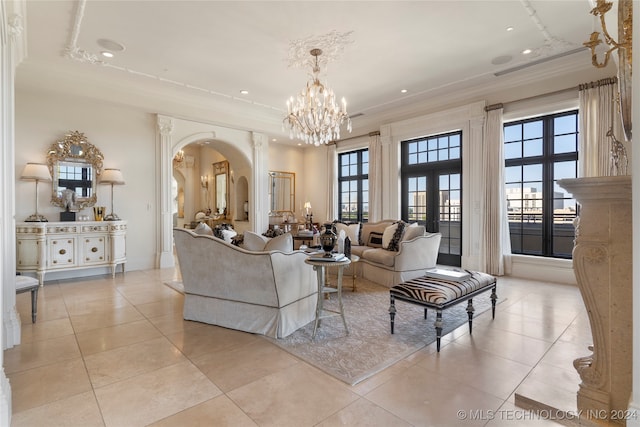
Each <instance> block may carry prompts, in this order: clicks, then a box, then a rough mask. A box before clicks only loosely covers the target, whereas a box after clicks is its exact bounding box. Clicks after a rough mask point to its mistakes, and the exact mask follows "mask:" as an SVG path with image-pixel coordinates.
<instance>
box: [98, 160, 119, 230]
mask: <svg viewBox="0 0 640 427" xmlns="http://www.w3.org/2000/svg"><path fill="white" fill-rule="evenodd" d="M100 184H111V213H110V214H109V215H107V216H105V217H104V220H105V221H119V220H120V217H118V215H116V214H115V212H114V211H113V186H114V185H124V177H123V176H122V172H120V169H113V168H105V170H104V171H103V172H102V176H101V177H100Z"/></svg>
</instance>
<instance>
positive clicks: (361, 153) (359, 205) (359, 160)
mask: <svg viewBox="0 0 640 427" xmlns="http://www.w3.org/2000/svg"><path fill="white" fill-rule="evenodd" d="M338 186H339V190H338V191H339V195H338V203H339V206H340V210H339V212H338V219H339V220H340V221H345V222H349V221H350V222H366V221H367V220H368V219H369V150H367V149H364V150H358V151H351V152H348V153H342V154H339V155H338Z"/></svg>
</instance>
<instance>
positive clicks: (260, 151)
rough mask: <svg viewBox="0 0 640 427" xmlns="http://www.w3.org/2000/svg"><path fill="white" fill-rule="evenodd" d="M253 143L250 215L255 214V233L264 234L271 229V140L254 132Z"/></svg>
mask: <svg viewBox="0 0 640 427" xmlns="http://www.w3.org/2000/svg"><path fill="white" fill-rule="evenodd" d="M251 141H252V142H253V170H252V173H253V177H252V178H253V179H252V181H253V182H252V183H249V200H250V202H249V205H250V206H254V207H255V208H254V209H253V210H251V209H250V212H249V215H251V214H254V215H255V218H250V220H252V223H253V231H254V232H256V233H264V232H265V231H266V230H267V228H269V164H268V163H269V156H268V153H269V139H268V138H267V135H264V134H261V133H256V132H253V133H252V134H251Z"/></svg>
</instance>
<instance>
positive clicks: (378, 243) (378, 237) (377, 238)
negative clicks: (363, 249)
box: [367, 231, 383, 248]
mask: <svg viewBox="0 0 640 427" xmlns="http://www.w3.org/2000/svg"><path fill="white" fill-rule="evenodd" d="M382 234H383V233H378V232H377V231H372V232H371V233H369V241H368V242H367V246H371V247H372V248H381V247H382Z"/></svg>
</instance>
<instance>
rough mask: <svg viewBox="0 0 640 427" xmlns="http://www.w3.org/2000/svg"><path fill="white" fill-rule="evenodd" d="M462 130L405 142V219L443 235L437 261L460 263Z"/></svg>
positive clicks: (403, 188) (403, 146)
mask: <svg viewBox="0 0 640 427" xmlns="http://www.w3.org/2000/svg"><path fill="white" fill-rule="evenodd" d="M461 152H462V132H460V131H456V132H450V133H446V134H440V135H432V136H428V137H423V138H417V139H413V140H408V141H403V142H402V169H401V175H402V218H403V219H405V220H407V221H409V222H417V223H419V224H421V225H424V226H425V227H426V229H427V231H429V232H439V233H441V234H442V240H441V243H440V253H439V257H438V262H439V263H442V264H447V265H460V263H461V254H462V159H461Z"/></svg>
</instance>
